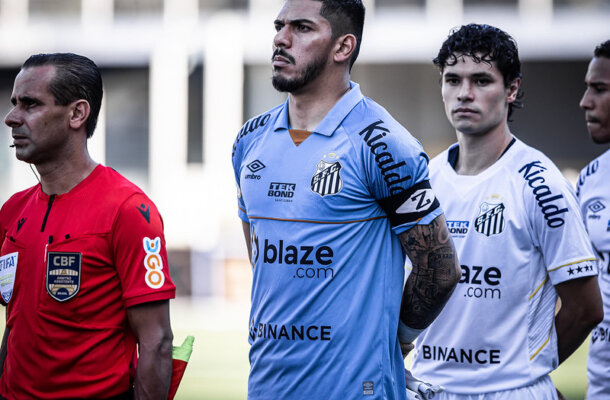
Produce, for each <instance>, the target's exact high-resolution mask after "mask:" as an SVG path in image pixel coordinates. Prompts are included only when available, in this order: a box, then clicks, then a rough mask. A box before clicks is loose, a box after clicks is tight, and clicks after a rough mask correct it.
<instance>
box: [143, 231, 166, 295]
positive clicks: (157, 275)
mask: <svg viewBox="0 0 610 400" xmlns="http://www.w3.org/2000/svg"><path fill="white" fill-rule="evenodd" d="M142 243H143V245H144V251H145V252H146V256H145V257H144V268H146V274H145V275H144V282H146V285H148V287H149V288H151V289H159V288H160V287H161V286H163V284H164V283H165V275H163V272H162V269H163V259H162V258H161V238H160V237H156V238H154V239H149V238H147V237H145V238H144V239H143V240H142Z"/></svg>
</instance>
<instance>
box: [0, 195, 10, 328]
mask: <svg viewBox="0 0 610 400" xmlns="http://www.w3.org/2000/svg"><path fill="white" fill-rule="evenodd" d="M4 214H5V212H4V206H2V207H0V255H2V252H1V250H2V246H4V239H6V232H7V228H5V225H6V222H5V221H4ZM0 304H2V305H3V306H6V305H7V304H6V302H5V301H4V299H3V298H2V296H0ZM7 318H8V315H7Z"/></svg>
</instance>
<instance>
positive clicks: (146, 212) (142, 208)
mask: <svg viewBox="0 0 610 400" xmlns="http://www.w3.org/2000/svg"><path fill="white" fill-rule="evenodd" d="M138 211H139V212H140V214H142V216H143V217H144V219H145V220H146V222H148V223H149V224H150V206H147V205H144V204H140V207H138Z"/></svg>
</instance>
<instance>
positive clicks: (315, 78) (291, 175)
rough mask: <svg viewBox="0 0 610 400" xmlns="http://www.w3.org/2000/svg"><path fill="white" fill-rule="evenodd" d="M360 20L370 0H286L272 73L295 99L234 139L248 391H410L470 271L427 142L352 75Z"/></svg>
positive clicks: (309, 395)
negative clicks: (247, 302) (430, 333)
mask: <svg viewBox="0 0 610 400" xmlns="http://www.w3.org/2000/svg"><path fill="white" fill-rule="evenodd" d="M363 23H364V6H363V5H362V2H361V1H360V0H287V1H286V2H285V4H284V6H283V7H282V9H281V10H280V12H279V14H278V16H277V18H276V20H275V30H276V32H277V33H276V35H275V38H274V41H273V58H272V65H273V81H272V82H273V86H274V87H275V88H276V89H277V90H279V91H282V92H288V99H287V100H286V102H284V104H282V105H280V106H278V107H275V108H274V109H272V110H270V111H269V112H267V113H265V114H264V115H261V116H259V117H256V118H254V119H252V120H250V121H248V123H246V125H244V127H243V128H242V130H241V131H240V133H239V135H238V137H237V139H236V141H235V146H234V148H233V167H234V170H235V178H236V181H237V185H238V188H239V193H238V205H239V217H240V218H241V219H242V223H243V228H244V235H245V237H246V242H247V244H248V251H249V253H250V259H251V262H252V271H253V285H252V296H251V298H252V307H251V313H250V326H251V328H250V344H251V347H250V376H249V379H248V399H250V400H270V399H273V400H275V399H283V400H304V399H315V400H318V399H320V400H321V399H342V398H345V399H360V398H363V399H367V400H373V399H379V400H381V399H384V400H404V399H405V398H406V387H405V385H406V382H405V372H404V361H403V358H402V354H403V353H404V352H406V350H408V348H409V346H410V344H411V342H412V341H413V340H414V339H415V337H416V336H417V335H418V334H419V331H420V330H422V329H423V328H425V327H427V326H428V325H429V323H430V322H431V321H432V320H433V319H434V318H435V317H436V315H438V313H439V312H440V310H441V308H442V307H443V305H444V304H445V302H446V300H447V299H448V297H449V295H450V294H451V292H452V291H453V289H454V287H455V285H457V281H458V280H459V276H460V269H459V265H458V262H457V258H456V257H455V251H454V248H453V245H452V242H451V239H450V236H449V233H448V231H447V228H446V223H445V219H444V217H443V214H442V211H441V209H440V207H439V204H438V202H437V201H436V200H435V197H434V194H433V193H432V190H431V189H430V184H429V181H428V159H427V156H426V155H425V154H424V153H423V148H422V147H421V144H419V142H417V140H415V139H414V138H413V137H412V136H411V135H410V134H409V133H408V132H407V131H406V130H405V129H404V128H403V127H402V126H400V124H398V122H396V121H395V120H394V119H393V118H392V117H391V116H390V115H389V114H388V112H387V111H385V110H384V109H383V108H382V107H381V106H379V105H378V104H376V103H375V102H374V101H372V100H370V99H368V98H366V97H364V96H363V95H362V93H361V92H360V88H359V86H358V85H357V84H355V83H354V82H350V79H349V78H350V69H351V65H352V64H353V62H354V60H355V59H356V56H357V53H358V48H359V46H360V40H361V37H362V28H363ZM406 256H408V257H409V258H410V259H411V261H412V263H413V266H414V268H413V272H412V273H411V276H410V277H409V278H408V279H407V282H406V286H404V291H403V284H404V265H405V257H406ZM403 292H404V294H403ZM401 300H402V304H401ZM401 350H402V352H401Z"/></svg>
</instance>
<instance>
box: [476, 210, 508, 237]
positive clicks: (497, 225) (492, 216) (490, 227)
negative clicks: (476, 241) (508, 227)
mask: <svg viewBox="0 0 610 400" xmlns="http://www.w3.org/2000/svg"><path fill="white" fill-rule="evenodd" d="M504 208H505V207H504V203H500V204H490V203H487V202H483V204H481V205H480V210H481V212H480V214H479V216H478V217H477V219H476V220H475V221H474V229H476V231H477V232H479V233H482V234H483V235H485V236H491V235H497V234H498V233H502V231H503V230H504V225H505V224H506V221H505V220H504Z"/></svg>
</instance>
